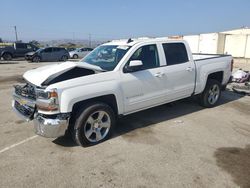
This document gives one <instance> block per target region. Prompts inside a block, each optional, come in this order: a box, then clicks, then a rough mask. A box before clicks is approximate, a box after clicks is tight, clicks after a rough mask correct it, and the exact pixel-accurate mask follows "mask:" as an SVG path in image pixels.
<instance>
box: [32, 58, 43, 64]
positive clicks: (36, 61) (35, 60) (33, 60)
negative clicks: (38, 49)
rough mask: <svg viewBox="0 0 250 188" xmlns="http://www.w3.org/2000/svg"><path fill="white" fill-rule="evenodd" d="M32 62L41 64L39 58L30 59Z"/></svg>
mask: <svg viewBox="0 0 250 188" xmlns="http://www.w3.org/2000/svg"><path fill="white" fill-rule="evenodd" d="M32 62H34V63H39V62H41V58H40V57H39V56H35V57H33V58H32Z"/></svg>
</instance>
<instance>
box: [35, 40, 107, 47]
mask: <svg viewBox="0 0 250 188" xmlns="http://www.w3.org/2000/svg"><path fill="white" fill-rule="evenodd" d="M38 42H39V43H40V44H41V45H42V46H60V45H62V44H76V46H84V47H90V46H89V45H90V42H89V40H84V39H76V40H72V39H60V40H49V41H38ZM105 42H106V41H96V40H93V41H91V47H92V48H95V47H96V46H99V45H100V44H103V43H105Z"/></svg>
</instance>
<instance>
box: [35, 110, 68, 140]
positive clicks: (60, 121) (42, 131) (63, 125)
mask: <svg viewBox="0 0 250 188" xmlns="http://www.w3.org/2000/svg"><path fill="white" fill-rule="evenodd" d="M69 117H70V114H58V115H57V116H56V117H55V118H50V117H44V116H43V115H42V114H35V117H34V130H35V133H36V134H37V135H40V136H43V137H46V138H57V137H60V136H64V135H65V132H66V130H67V129H68V120H69Z"/></svg>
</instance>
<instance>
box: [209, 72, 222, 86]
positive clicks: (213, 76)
mask: <svg viewBox="0 0 250 188" xmlns="http://www.w3.org/2000/svg"><path fill="white" fill-rule="evenodd" d="M223 74H224V72H223V71H218V72H213V73H210V74H209V75H208V76H207V82H208V80H216V81H218V82H219V83H220V84H222V81H223ZM207 82H206V83H207Z"/></svg>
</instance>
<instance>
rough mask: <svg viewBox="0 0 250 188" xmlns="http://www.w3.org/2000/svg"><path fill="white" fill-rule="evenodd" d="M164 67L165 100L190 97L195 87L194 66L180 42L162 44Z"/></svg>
mask: <svg viewBox="0 0 250 188" xmlns="http://www.w3.org/2000/svg"><path fill="white" fill-rule="evenodd" d="M162 48H163V51H164V54H165V60H166V64H167V65H166V66H164V67H162V68H163V69H164V72H165V74H166V76H165V77H163V79H164V80H165V84H166V85H165V87H166V92H167V100H168V101H171V100H175V99H181V98H185V97H188V96H190V95H191V94H192V93H193V91H194V86H195V66H194V63H193V61H192V60H190V59H189V57H188V52H187V49H186V46H185V44H184V43H182V42H171V43H162Z"/></svg>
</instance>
